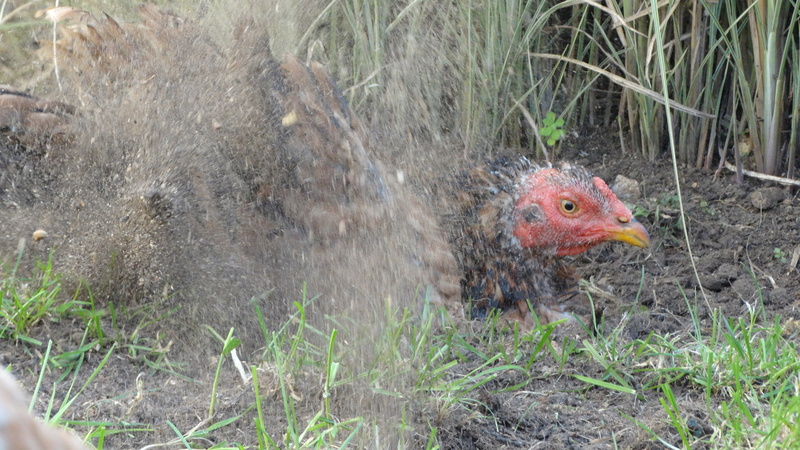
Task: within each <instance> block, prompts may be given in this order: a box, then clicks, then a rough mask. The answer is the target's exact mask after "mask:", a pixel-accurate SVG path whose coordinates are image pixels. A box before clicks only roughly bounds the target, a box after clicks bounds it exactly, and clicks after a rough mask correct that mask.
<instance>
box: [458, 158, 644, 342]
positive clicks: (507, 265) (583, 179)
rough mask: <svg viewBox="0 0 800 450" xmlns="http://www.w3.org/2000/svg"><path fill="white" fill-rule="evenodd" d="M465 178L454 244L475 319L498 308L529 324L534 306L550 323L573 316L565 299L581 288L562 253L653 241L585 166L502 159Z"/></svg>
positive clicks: (507, 314) (466, 297) (546, 321)
mask: <svg viewBox="0 0 800 450" xmlns="http://www.w3.org/2000/svg"><path fill="white" fill-rule="evenodd" d="M461 182H462V186H463V188H462V190H461V191H460V199H459V200H460V203H461V205H463V206H462V209H461V211H460V216H461V218H462V219H461V224H460V226H457V227H455V229H456V230H457V231H456V233H454V235H453V237H452V242H453V244H454V247H455V248H456V254H457V255H458V260H459V264H460V266H461V268H462V270H463V273H464V276H463V279H462V288H463V289H462V293H463V297H464V299H465V301H467V303H468V305H469V306H468V310H469V311H470V315H471V317H473V318H481V317H485V316H486V315H487V314H488V313H490V312H491V311H492V310H500V311H503V312H504V314H505V316H506V318H508V319H513V320H519V321H521V322H522V323H523V324H524V325H526V326H530V325H532V323H533V318H532V316H531V312H530V308H529V305H532V306H534V307H535V309H536V311H537V313H538V314H539V316H540V320H542V321H543V322H545V323H548V322H553V321H556V320H560V319H563V318H570V317H571V316H568V315H567V314H566V311H565V310H564V308H563V307H562V305H561V303H562V302H563V301H564V300H566V299H568V298H570V297H572V296H574V295H576V294H577V292H576V290H575V289H574V288H575V284H576V283H575V281H576V280H575V277H574V275H573V272H572V269H571V268H570V267H569V266H568V265H567V264H566V262H565V261H564V260H563V258H562V257H563V256H567V255H575V254H579V253H581V252H583V251H585V250H587V249H589V248H591V247H593V246H595V245H597V244H600V243H602V242H605V241H609V240H618V241H623V242H627V243H629V244H632V245H635V246H639V247H645V246H647V245H649V243H650V240H649V236H648V234H647V231H646V230H645V229H644V227H643V226H642V225H641V224H639V223H638V222H636V220H635V219H633V217H632V215H631V212H630V210H629V209H628V208H627V207H625V205H623V204H622V202H620V201H619V200H618V199H617V198H616V196H615V195H614V194H613V193H612V192H611V190H610V189H609V188H608V187H607V186H606V184H605V182H603V181H602V180H601V179H599V178H596V177H592V176H591V175H590V174H589V172H588V171H586V170H585V169H583V168H580V167H576V166H573V165H569V164H561V165H560V166H557V167H553V166H551V165H545V166H537V165H534V164H531V163H530V162H529V161H528V160H527V159H524V158H522V159H519V160H509V159H500V160H496V161H493V162H491V163H489V164H487V165H486V166H483V167H479V168H475V169H473V170H471V171H470V172H468V173H467V174H465V175H464V177H463V179H462V180H461Z"/></svg>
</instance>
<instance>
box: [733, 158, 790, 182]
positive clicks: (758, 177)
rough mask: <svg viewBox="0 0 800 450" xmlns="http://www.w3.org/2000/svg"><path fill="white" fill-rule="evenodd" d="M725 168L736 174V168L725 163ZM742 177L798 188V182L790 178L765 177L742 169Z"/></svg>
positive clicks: (763, 174) (759, 173)
mask: <svg viewBox="0 0 800 450" xmlns="http://www.w3.org/2000/svg"><path fill="white" fill-rule="evenodd" d="M725 168H726V169H728V170H730V171H731V172H734V173H738V172H737V170H736V166H734V165H733V164H731V163H729V162H728V161H725ZM742 175H747V176H748V177H751V178H757V179H759V180H766V181H774V182H776V183H780V184H785V185H787V186H800V180H793V179H791V178H784V177H776V176H775V175H767V174H765V173H761V172H753V171H752V170H745V169H742Z"/></svg>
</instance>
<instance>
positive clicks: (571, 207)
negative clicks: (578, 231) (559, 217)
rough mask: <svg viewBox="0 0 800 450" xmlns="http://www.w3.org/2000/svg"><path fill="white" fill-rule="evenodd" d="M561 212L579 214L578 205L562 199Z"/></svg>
mask: <svg viewBox="0 0 800 450" xmlns="http://www.w3.org/2000/svg"><path fill="white" fill-rule="evenodd" d="M561 211H563V212H564V213H565V214H575V213H576V212H578V205H576V204H575V202H573V201H572V200H567V199H562V200H561Z"/></svg>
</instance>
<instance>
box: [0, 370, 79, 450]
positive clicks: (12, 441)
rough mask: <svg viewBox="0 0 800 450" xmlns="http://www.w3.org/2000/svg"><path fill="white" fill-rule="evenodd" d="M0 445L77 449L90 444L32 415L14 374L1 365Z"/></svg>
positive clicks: (51, 449)
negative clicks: (49, 425)
mask: <svg viewBox="0 0 800 450" xmlns="http://www.w3.org/2000/svg"><path fill="white" fill-rule="evenodd" d="M0 448H3V449H26V450H44V449H47V450H77V449H85V448H87V447H85V446H84V445H83V444H82V443H81V441H80V440H79V439H78V438H77V437H75V436H73V435H71V434H68V432H66V431H62V430H57V429H55V428H51V427H48V426H46V425H44V424H43V423H41V422H40V421H39V420H37V419H36V418H34V417H33V416H32V415H30V414H29V413H28V405H27V400H26V399H25V394H24V393H23V392H22V390H21V389H20V387H19V386H18V385H17V382H16V381H15V380H14V377H12V376H11V374H10V373H8V372H7V371H6V370H5V369H3V368H0Z"/></svg>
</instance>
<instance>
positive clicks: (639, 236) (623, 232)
mask: <svg viewBox="0 0 800 450" xmlns="http://www.w3.org/2000/svg"><path fill="white" fill-rule="evenodd" d="M608 239H609V240H610V241H621V242H626V243H628V244H631V245H635V246H637V247H649V246H650V235H649V234H648V233H647V230H646V229H645V228H644V226H643V225H642V224H640V223H639V222H637V221H636V220H631V221H630V222H628V223H623V224H621V226H620V227H619V229H617V230H612V231H611V232H609V238H608Z"/></svg>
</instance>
